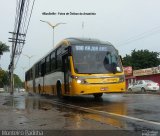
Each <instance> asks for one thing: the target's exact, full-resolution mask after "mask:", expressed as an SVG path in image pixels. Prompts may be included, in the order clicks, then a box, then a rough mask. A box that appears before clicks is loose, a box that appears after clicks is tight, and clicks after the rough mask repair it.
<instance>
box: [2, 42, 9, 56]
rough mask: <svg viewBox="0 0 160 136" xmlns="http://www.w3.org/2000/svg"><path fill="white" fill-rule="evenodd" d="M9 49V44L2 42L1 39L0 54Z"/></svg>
mask: <svg viewBox="0 0 160 136" xmlns="http://www.w3.org/2000/svg"><path fill="white" fill-rule="evenodd" d="M8 51H9V46H7V45H6V44H5V43H2V42H1V41H0V55H3V53H4V52H8Z"/></svg>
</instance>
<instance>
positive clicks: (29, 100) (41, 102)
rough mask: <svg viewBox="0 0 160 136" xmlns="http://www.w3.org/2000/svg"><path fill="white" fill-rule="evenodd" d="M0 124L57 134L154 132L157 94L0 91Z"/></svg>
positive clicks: (159, 123) (159, 104)
mask: <svg viewBox="0 0 160 136" xmlns="http://www.w3.org/2000/svg"><path fill="white" fill-rule="evenodd" d="M0 124H1V125H0V130H6V129H7V130H33V129H34V130H47V131H45V133H46V134H45V135H49V134H48V133H49V132H52V131H53V130H54V133H55V131H58V132H57V133H58V135H59V132H61V131H62V130H63V131H67V132H65V133H61V134H60V135H66V134H68V135H80V134H82V133H83V135H84V134H86V135H89V134H90V133H91V134H92V135H104V134H108V133H109V135H130V136H131V135H144V136H145V135H155V136H157V135H160V131H158V130H160V95H159V94H104V95H103V97H102V99H94V97H93V96H87V95H86V96H76V97H69V98H67V99H58V98H57V97H53V96H38V95H32V96H30V95H28V94H27V93H22V92H21V93H15V94H14V96H10V94H7V93H1V94H0ZM49 130H50V131H49ZM68 130H72V131H68ZM73 130H78V131H73ZM48 131H49V132H48ZM75 133H76V134H75ZM88 133H89V134H88Z"/></svg>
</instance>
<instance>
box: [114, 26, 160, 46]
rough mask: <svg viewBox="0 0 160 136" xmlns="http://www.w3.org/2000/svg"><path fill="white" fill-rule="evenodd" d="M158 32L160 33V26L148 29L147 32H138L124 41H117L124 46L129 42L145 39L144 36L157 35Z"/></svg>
mask: <svg viewBox="0 0 160 136" xmlns="http://www.w3.org/2000/svg"><path fill="white" fill-rule="evenodd" d="M157 33H160V26H158V27H155V28H152V29H151V30H150V31H146V32H143V33H141V34H138V35H136V36H133V37H131V38H129V39H127V40H126V41H124V42H119V43H117V45H119V46H123V45H126V44H129V43H132V42H135V41H138V40H141V39H144V38H146V37H149V36H151V35H155V34H157Z"/></svg>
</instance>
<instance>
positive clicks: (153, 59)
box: [123, 49, 160, 70]
mask: <svg viewBox="0 0 160 136" xmlns="http://www.w3.org/2000/svg"><path fill="white" fill-rule="evenodd" d="M159 55H160V53H159V52H153V51H152V52H150V51H149V50H147V49H146V50H138V51H136V50H135V49H134V50H132V52H131V55H126V56H125V57H124V58H123V65H124V66H132V67H133V69H134V70H137V69H144V68H150V67H157V66H159V65H160V58H159Z"/></svg>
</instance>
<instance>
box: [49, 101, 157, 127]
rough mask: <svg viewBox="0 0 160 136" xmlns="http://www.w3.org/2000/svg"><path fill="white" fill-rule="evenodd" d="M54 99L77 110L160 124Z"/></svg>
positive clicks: (59, 103)
mask: <svg viewBox="0 0 160 136" xmlns="http://www.w3.org/2000/svg"><path fill="white" fill-rule="evenodd" d="M53 101H54V102H56V104H58V105H62V106H65V107H67V108H68V107H69V108H72V109H73V108H74V109H77V110H82V111H87V112H91V113H96V114H101V115H109V116H115V117H120V118H123V119H129V120H133V121H139V122H143V123H148V124H152V125H156V126H160V122H155V121H149V120H145V119H140V118H135V117H131V116H126V115H120V114H116V113H112V112H106V111H98V110H94V109H90V108H86V107H81V106H76V105H72V104H65V103H63V102H59V101H55V100H52V102H53Z"/></svg>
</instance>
